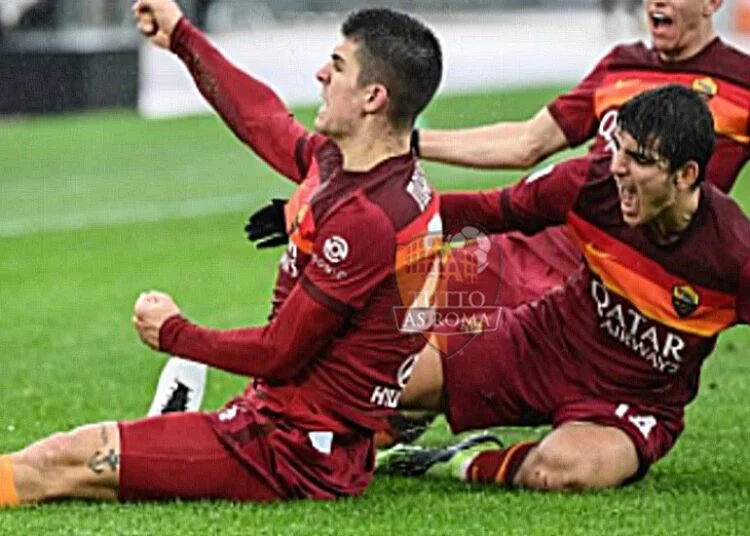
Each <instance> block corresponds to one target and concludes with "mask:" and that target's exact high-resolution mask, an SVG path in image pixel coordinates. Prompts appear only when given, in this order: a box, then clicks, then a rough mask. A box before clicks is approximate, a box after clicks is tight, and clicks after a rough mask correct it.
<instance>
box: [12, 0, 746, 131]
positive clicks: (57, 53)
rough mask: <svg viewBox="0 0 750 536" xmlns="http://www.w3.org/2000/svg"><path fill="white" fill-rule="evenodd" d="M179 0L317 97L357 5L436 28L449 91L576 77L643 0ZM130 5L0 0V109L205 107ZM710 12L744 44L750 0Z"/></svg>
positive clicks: (287, 85)
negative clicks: (318, 82)
mask: <svg viewBox="0 0 750 536" xmlns="http://www.w3.org/2000/svg"><path fill="white" fill-rule="evenodd" d="M180 4H181V5H182V7H183V9H184V11H185V13H186V14H187V15H188V16H189V17H190V18H191V19H192V20H193V21H194V22H195V24H196V25H198V26H199V27H201V28H202V29H204V30H206V31H207V32H208V33H210V34H211V35H212V37H214V38H215V39H216V41H217V43H218V44H219V46H221V47H222V49H224V50H225V52H226V53H227V54H228V55H229V56H230V57H232V59H233V60H235V61H236V62H237V63H239V64H241V65H242V66H244V67H247V68H250V69H252V70H253V71H254V72H256V73H257V74H258V75H259V76H261V77H267V79H268V80H271V81H272V82H273V83H274V84H276V88H277V89H278V90H279V92H280V93H281V94H282V96H284V97H285V98H287V100H289V101H290V102H291V103H292V104H305V103H308V102H310V101H312V100H314V99H315V97H316V95H317V89H316V87H315V84H311V83H310V80H311V78H312V72H313V71H314V69H315V67H317V62H319V61H321V59H323V58H325V55H327V51H328V50H330V48H331V47H332V46H333V44H335V38H336V35H337V32H336V30H337V26H338V24H339V23H340V21H341V18H342V17H341V15H342V13H345V12H347V11H349V10H351V9H354V8H357V7H361V6H364V5H387V6H392V7H397V8H401V9H404V10H408V11H411V12H416V13H419V14H420V15H421V16H423V17H425V18H426V19H427V20H428V21H429V22H430V23H431V24H432V25H433V26H434V27H435V28H436V30H437V32H438V34H439V35H440V36H441V37H442V38H443V43H444V46H445V48H446V79H445V83H444V88H443V89H444V91H448V92H452V91H461V90H474V89H476V88H477V87H482V86H485V87H497V86H506V85H523V84H532V83H538V82H544V83H565V82H573V81H575V80H576V79H577V78H579V77H580V76H581V75H582V74H583V73H584V72H585V71H586V70H587V69H588V68H589V67H590V66H591V65H592V64H593V62H594V61H595V60H596V59H597V58H598V57H600V56H601V55H602V54H603V53H604V52H605V48H604V47H605V46H607V45H609V44H611V43H612V42H615V41H619V40H626V39H633V38H639V37H642V35H643V34H644V31H643V28H642V22H641V19H642V17H641V11H642V5H641V2H640V0H619V1H618V0H379V1H377V2H368V1H363V0H182V1H181V2H180ZM131 5H132V1H131V0H0V114H5V115H8V114H40V113H51V112H61V111H74V110H88V109H97V108H135V107H138V108H139V110H140V111H141V113H142V114H144V115H146V116H150V117H158V116H168V115H179V114H184V113H194V112H197V111H199V110H203V109H204V107H203V106H202V103H201V101H200V98H199V97H198V96H197V95H195V93H194V92H193V91H192V87H191V84H190V81H189V80H188V79H187V78H186V77H185V76H184V73H183V72H182V70H181V67H180V66H179V65H178V64H177V62H175V61H173V60H172V59H171V58H169V57H168V55H167V54H164V53H163V52H160V51H156V50H153V47H147V46H144V44H143V42H142V39H141V38H140V36H138V35H137V34H136V32H135V31H134V29H133V24H132V18H131V13H130V6H131ZM717 23H718V26H719V28H720V31H722V33H723V34H724V35H725V36H726V37H728V38H729V39H730V40H735V41H736V42H739V43H744V39H745V37H744V36H745V35H750V0H728V1H727V2H725V5H724V7H723V8H722V10H721V11H720V13H719V16H718V17H717ZM321 53H322V54H324V55H323V56H321V55H320V54H321ZM555 56H556V58H555V60H554V61H550V58H551V57H555ZM303 77H304V78H303Z"/></svg>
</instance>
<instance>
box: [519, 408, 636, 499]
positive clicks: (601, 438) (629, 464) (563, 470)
mask: <svg viewBox="0 0 750 536" xmlns="http://www.w3.org/2000/svg"><path fill="white" fill-rule="evenodd" d="M638 467H639V462H638V454H637V452H636V449H635V445H634V444H633V442H632V441H631V439H630V438H629V437H628V435H627V434H626V433H625V432H623V431H622V430H620V429H618V428H615V427H612V426H601V425H598V424H593V423H584V422H571V423H567V424H565V425H563V426H560V427H559V428H557V429H555V430H553V431H552V432H550V434H549V435H547V436H546V437H545V438H544V439H543V440H542V441H541V442H540V443H539V444H538V445H537V446H535V447H534V448H532V449H530V450H529V452H528V454H527V455H526V457H525V459H524V460H523V462H522V463H521V465H520V467H519V469H518V472H517V473H516V475H515V477H514V478H513V482H512V484H513V485H514V486H520V487H525V488H531V489H537V490H585V489H600V488H611V487H616V486H619V485H621V484H623V483H624V482H625V481H627V480H628V479H629V478H631V477H632V476H633V475H635V474H636V472H637V471H638Z"/></svg>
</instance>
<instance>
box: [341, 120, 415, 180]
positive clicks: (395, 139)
mask: <svg viewBox="0 0 750 536" xmlns="http://www.w3.org/2000/svg"><path fill="white" fill-rule="evenodd" d="M379 132H380V133H378V129H363V130H362V131H361V132H359V133H358V134H356V135H354V136H351V137H349V138H347V139H343V140H337V142H336V143H337V144H338V146H339V150H340V151H341V154H342V156H343V158H344V162H343V167H344V170H345V171H354V172H364V171H369V170H371V169H372V168H374V167H375V166H377V165H378V164H379V163H381V162H383V161H384V160H388V159H389V158H392V157H394V156H400V155H403V154H406V153H408V152H409V150H410V148H409V134H408V133H407V134H398V133H394V132H392V131H389V129H387V128H385V129H382V130H380V131H379Z"/></svg>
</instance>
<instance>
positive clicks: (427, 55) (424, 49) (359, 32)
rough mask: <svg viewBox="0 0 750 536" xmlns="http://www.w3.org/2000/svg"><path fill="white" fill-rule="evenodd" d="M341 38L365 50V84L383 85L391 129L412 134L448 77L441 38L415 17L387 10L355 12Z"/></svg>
mask: <svg viewBox="0 0 750 536" xmlns="http://www.w3.org/2000/svg"><path fill="white" fill-rule="evenodd" d="M341 33H342V34H343V35H344V37H345V38H347V39H351V40H352V41H354V42H355V43H357V44H358V45H359V50H358V56H357V57H358V60H359V63H360V66H361V69H362V70H361V72H360V75H359V83H360V84H362V85H365V84H372V83H378V84H383V85H384V86H385V87H386V89H387V90H388V95H389V104H390V107H389V110H388V119H389V120H390V122H391V124H392V125H393V126H395V127H396V128H399V129H404V130H406V129H408V128H411V127H412V125H413V124H414V121H415V119H416V118H417V115H419V114H420V113H421V112H422V110H424V109H425V107H426V106H427V104H428V103H429V102H430V100H431V99H432V97H433V95H434V94H435V92H436V91H437V88H438V85H439V84H440V78H441V77H442V74H443V54H442V52H441V50H440V43H439V42H438V40H437V38H436V37H435V34H433V33H432V30H430V29H429V28H428V27H427V26H425V25H424V24H422V23H421V22H420V21H418V20H417V19H415V18H414V17H411V16H409V15H406V14H405V13H399V12H397V11H393V10H391V9H386V8H368V9H362V10H359V11H355V12H353V13H352V14H350V15H349V17H347V19H346V21H344V24H343V25H342V26H341Z"/></svg>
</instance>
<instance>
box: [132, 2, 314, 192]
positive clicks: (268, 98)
mask: <svg viewBox="0 0 750 536" xmlns="http://www.w3.org/2000/svg"><path fill="white" fill-rule="evenodd" d="M133 9H134V12H135V14H136V19H137V24H138V29H139V30H140V31H141V33H143V34H144V35H146V36H148V37H149V39H150V40H151V41H152V42H153V43H154V44H156V45H157V46H160V47H162V48H169V49H171V50H172V51H173V52H174V53H175V54H176V55H177V56H179V57H180V59H182V61H183V62H184V63H185V65H186V66H187V68H188V70H189V71H190V74H191V75H192V77H193V80H195V83H196V86H197V87H198V90H199V91H200V92H201V94H202V95H203V96H204V97H205V98H206V100H207V101H208V102H209V103H210V104H211V106H213V107H214V109H215V110H216V111H217V112H218V113H219V115H220V116H221V117H222V119H223V120H224V122H225V123H226V124H227V125H228V126H229V128H230V129H232V131H233V132H234V133H235V134H236V135H237V137H238V138H239V139H240V140H242V141H243V142H244V143H246V144H247V145H248V146H250V147H251V148H252V149H253V150H254V151H255V152H256V153H257V154H258V156H260V157H261V158H262V159H263V160H265V161H266V162H267V163H268V164H269V165H270V166H272V167H273V168H274V169H276V170H277V171H278V172H280V173H281V174H283V175H285V176H286V177H288V178H290V179H292V180H294V181H295V182H299V181H301V180H302V178H303V177H304V175H305V172H306V169H305V168H306V166H307V165H308V164H309V162H308V161H307V160H308V159H307V158H305V154H306V151H304V150H303V148H304V142H305V140H306V136H307V131H306V130H305V128H304V127H303V126H302V125H301V124H300V123H299V122H298V121H297V120H296V119H295V118H294V116H293V115H292V114H291V112H290V111H289V110H288V109H287V107H286V106H285V105H284V103H283V102H282V101H281V99H279V97H278V96H277V95H276V93H274V92H273V91H272V90H271V88H269V87H268V86H267V85H265V84H264V83H262V82H260V81H259V80H256V79H255V78H253V77H252V76H250V75H249V74H247V73H245V72H244V71H241V70H240V69H238V68H237V67H236V66H234V65H233V64H232V63H231V62H229V61H228V60H227V59H226V58H225V57H224V56H223V55H222V54H221V53H220V52H219V51H218V50H217V49H216V48H215V47H214V46H213V45H212V44H211V43H210V42H209V41H208V39H206V37H205V36H204V35H203V34H202V33H201V32H200V31H199V30H198V29H197V28H195V27H194V26H193V25H192V24H191V23H190V21H188V20H187V19H186V18H185V17H184V16H183V15H182V12H181V11H180V9H179V7H178V6H177V4H176V3H175V2H174V1H172V0H140V1H138V2H136V4H135V5H134V7H133Z"/></svg>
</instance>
